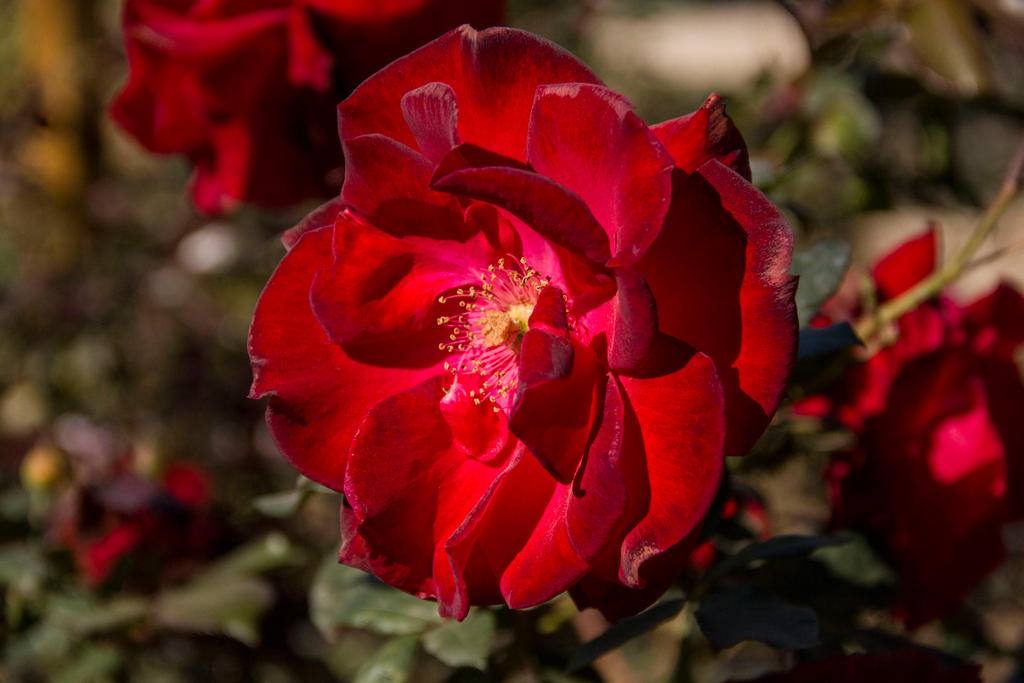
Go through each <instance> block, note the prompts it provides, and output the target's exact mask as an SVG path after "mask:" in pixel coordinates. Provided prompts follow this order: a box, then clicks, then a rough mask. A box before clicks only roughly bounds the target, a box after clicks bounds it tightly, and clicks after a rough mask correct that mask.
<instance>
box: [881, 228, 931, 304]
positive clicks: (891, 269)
mask: <svg viewBox="0 0 1024 683" xmlns="http://www.w3.org/2000/svg"><path fill="white" fill-rule="evenodd" d="M935 243H936V230H935V227H934V226H932V227H930V228H929V229H928V230H927V231H926V232H924V233H922V234H921V235H919V236H917V237H914V238H912V239H909V240H907V241H906V242H904V243H903V244H901V245H900V246H899V247H897V248H896V249H894V250H893V251H892V252H890V253H889V254H888V255H886V256H885V257H884V258H882V259H881V260H880V261H879V262H878V263H877V264H875V267H874V268H873V269H872V271H871V276H872V277H873V278H874V280H875V287H876V288H877V289H878V298H879V300H881V301H885V300H886V299H892V298H893V297H897V296H899V295H900V294H902V293H903V292H905V291H907V290H908V289H910V288H911V287H913V286H914V285H916V284H917V283H918V282H920V281H921V280H923V279H925V278H926V277H928V276H929V275H931V274H932V271H933V270H935V249H936V244H935Z"/></svg>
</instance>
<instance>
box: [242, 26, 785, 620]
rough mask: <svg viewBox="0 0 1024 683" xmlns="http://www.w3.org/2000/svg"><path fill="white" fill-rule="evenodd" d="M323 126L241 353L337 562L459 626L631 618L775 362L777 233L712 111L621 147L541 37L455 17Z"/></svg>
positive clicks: (729, 132)
mask: <svg viewBox="0 0 1024 683" xmlns="http://www.w3.org/2000/svg"><path fill="white" fill-rule="evenodd" d="M339 126H340V132H341V137H342V141H343V147H344V151H345V164H346V178H345V185H344V187H343V189H342V192H341V196H340V197H339V198H338V199H337V200H335V201H333V202H331V203H329V204H327V205H325V206H324V207H322V208H321V209H320V210H318V211H316V212H314V213H313V214H311V215H310V216H309V217H308V218H307V219H306V220H305V221H304V222H303V223H302V224H300V225H299V226H297V227H296V228H295V229H293V230H292V231H290V232H289V233H287V234H286V236H285V240H284V241H285V244H286V246H287V247H288V248H289V252H288V254H287V255H286V256H285V257H284V260H283V261H282V262H281V264H280V265H279V266H278V268H277V271H276V272H275V273H274V275H273V277H272V278H271V280H270V282H269V283H268V285H267V287H266V289H265V290H264V292H263V294H262V296H261V298H260V300H259V303H258V305H257V308H256V312H255V317H254V320H253V325H252V329H251V332H250V338H249V354H250V357H251V359H252V366H253V374H254V382H253V388H252V396H253V397H262V396H269V397H270V402H269V406H268V409H267V421H268V424H269V426H270V430H271V432H272V434H273V436H274V438H275V439H276V441H277V444H278V446H279V448H280V449H281V451H282V452H283V453H284V454H285V455H286V456H287V457H288V458H289V459H290V460H291V462H292V463H293V464H294V465H295V466H296V467H297V468H298V469H299V470H300V471H302V472H303V473H304V474H306V475H307V476H309V477H311V478H312V479H315V480H317V481H319V482H321V483H323V484H325V485H327V486H330V487H332V488H334V489H336V490H338V491H342V492H344V494H345V504H344V506H343V509H342V519H341V526H342V537H343V545H342V548H341V553H340V559H341V561H342V562H345V563H347V564H350V565H353V566H357V567H361V568H364V569H366V570H367V571H371V572H373V573H374V574H376V575H377V576H378V577H380V578H381V579H382V580H384V581H386V582H387V583H390V584H392V585H394V586H397V587H398V588H401V589H403V590H405V591H408V592H410V593H413V594H415V595H418V596H421V597H424V598H434V599H436V600H437V601H438V603H439V610H440V612H441V613H442V614H444V615H450V616H455V617H458V618H461V617H462V616H464V615H465V614H466V611H467V610H468V608H469V606H470V605H471V604H490V603H500V602H505V603H507V604H508V605H510V606H511V607H515V608H521V607H527V606H531V605H536V604H538V603H540V602H543V601H545V600H547V599H549V598H551V597H552V596H554V595H556V594H558V593H560V592H562V591H565V590H566V589H569V590H570V593H571V595H572V597H573V598H574V599H575V601H576V602H577V604H579V605H580V606H588V605H592V606H596V607H598V608H600V609H601V610H602V611H603V612H604V613H605V614H606V615H608V616H609V617H610V618H618V617H621V616H623V615H625V614H629V613H633V612H636V611H638V610H639V609H642V608H643V607H644V606H646V605H648V604H650V603H651V602H652V601H653V600H654V599H656V598H657V597H658V596H659V595H660V594H661V593H662V592H663V591H664V590H665V589H666V588H667V587H668V586H669V585H670V584H671V582H672V581H673V580H674V579H675V577H676V576H677V575H678V573H679V572H680V571H681V569H682V567H683V564H684V562H685V558H686V555H687V553H688V552H689V551H690V549H691V548H692V547H693V545H694V543H695V541H696V538H697V535H698V532H699V529H700V525H701V522H702V519H703V517H704V515H705V513H706V511H707V509H708V507H709V505H710V503H711V501H712V499H713V497H714V495H715V492H716V489H717V488H718V485H719V480H720V477H721V472H722V466H723V455H725V454H734V455H738V454H741V453H743V452H744V451H745V450H746V449H747V448H748V447H749V446H750V445H751V444H752V443H753V442H754V440H756V439H757V437H758V436H759V435H760V434H761V432H762V431H763V430H764V428H765V426H766V425H767V423H768V421H769V419H770V416H771V415H772V413H773V412H774V411H775V408H776V405H777V404H778V401H779V398H780V395H781V392H782V390H783V387H784V385H785V383H786V380H787V377H788V374H789V370H790V366H791V364H792V362H793V356H794V350H795V338H796V322H795V312H794V303H793V290H794V286H795V280H794V278H792V277H791V276H790V275H789V274H788V267H789V261H790V255H791V249H792V236H791V232H790V229H789V227H788V225H787V224H786V223H785V221H784V220H783V218H782V217H781V215H780V214H779V213H778V211H777V210H776V209H775V208H774V207H773V206H772V205H771V204H770V203H769V202H768V201H767V200H766V199H765V197H764V196H763V195H762V194H761V193H760V192H759V191H758V190H756V189H755V188H754V187H753V186H752V185H751V184H750V182H749V175H750V174H749V167H748V162H747V154H746V150H745V147H744V145H743V140H742V138H741V137H740V135H739V133H738V132H737V131H736V130H735V128H734V127H733V126H732V123H731V122H730V121H729V119H728V118H727V117H726V116H725V114H724V112H723V105H722V102H721V101H720V100H719V99H718V98H717V97H715V96H712V97H710V98H708V100H707V102H706V103H705V104H704V106H703V107H701V108H700V109H699V110H698V111H696V112H694V113H692V114H690V115H688V116H684V117H682V118H679V119H674V120H671V121H667V122H665V123H662V124H659V125H657V126H653V127H651V128H648V127H647V126H646V125H644V123H643V122H642V121H641V120H640V119H639V118H638V117H637V116H636V115H635V114H634V113H633V107H632V105H631V104H630V103H629V102H628V101H627V100H626V99H625V98H624V97H622V96H621V95H619V94H617V93H615V92H612V91H611V90H609V89H607V88H605V87H604V86H602V85H601V83H600V82H599V81H598V80H597V78H596V77H595V76H594V74H593V73H591V72H590V71H589V70H588V69H587V68H586V67H585V66H584V65H583V64H581V63H580V62H579V61H577V60H576V59H575V58H574V57H573V56H572V55H570V54H569V53H567V52H565V51H564V50H562V49H560V48H558V47H557V46H555V45H553V44H551V43H549V42H547V41H544V40H542V39H540V38H537V37H536V36H533V35H530V34H528V33H523V32H520V31H515V30H511V29H491V30H487V31H483V32H480V33H478V32H476V31H474V30H473V29H471V28H469V27H462V28H460V29H457V30H455V31H452V32H450V33H448V34H446V35H444V36H442V37H441V38H439V39H437V40H435V41H434V42H432V43H430V44H428V45H426V46H424V47H423V48H421V49H419V50H417V51H416V52H413V53H412V54H410V55H408V56H406V57H404V58H402V59H399V60H397V61H396V62H394V63H393V64H391V65H390V66H388V67H387V68H385V69H383V70H382V71H380V72H378V73H377V74H375V75H374V76H372V77H370V78H369V79H367V80H366V81H365V82H364V83H363V84H362V85H361V86H360V87H359V88H357V89H356V90H355V91H354V92H353V94H352V95H351V96H350V97H349V98H348V99H347V100H345V101H344V102H343V103H342V104H341V105H340V106H339Z"/></svg>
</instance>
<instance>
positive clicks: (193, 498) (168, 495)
mask: <svg viewBox="0 0 1024 683" xmlns="http://www.w3.org/2000/svg"><path fill="white" fill-rule="evenodd" d="M124 460H125V459H122V462H119V463H117V468H116V469H115V470H114V471H112V472H110V473H108V475H107V476H104V477H103V478H102V479H101V480H100V481H95V482H92V483H91V484H90V485H89V486H83V487H80V488H77V487H76V489H75V490H73V491H72V492H71V495H70V496H68V497H67V498H66V500H65V501H64V504H63V505H62V506H60V507H59V509H58V512H57V514H56V515H55V517H54V519H53V522H52V523H53V531H52V533H53V535H54V536H55V538H56V540H57V541H58V542H59V543H60V544H61V545H63V546H65V547H66V548H67V549H68V550H70V551H71V554H72V556H73V557H74V560H75V564H76V565H77V567H78V569H79V571H80V572H81V575H82V576H83V578H84V579H85V580H86V582H88V583H89V584H93V585H99V584H102V583H104V582H105V581H107V579H108V578H109V577H110V574H111V572H112V571H113V569H114V567H116V566H117V563H118V562H119V561H120V560H121V559H122V558H125V557H128V556H131V555H133V554H136V553H138V554H140V555H141V554H142V553H143V552H145V553H146V554H147V555H149V556H152V555H154V554H160V555H163V556H165V557H167V558H173V559H177V560H182V559H188V558H192V559H196V558H201V557H203V556H205V555H208V554H209V551H210V550H211V549H212V547H213V544H214V541H215V540H216V537H217V534H218V525H217V524H216V522H215V521H214V520H213V518H212V516H211V515H210V514H209V507H210V502H211V483H210V479H209V477H208V475H207V474H206V472H204V471H203V470H201V469H199V468H198V467H196V466H194V465H190V464H187V463H174V464H172V465H171V466H170V467H168V468H167V470H166V471H165V472H164V474H163V476H162V477H161V480H160V482H159V485H156V484H154V483H152V482H150V481H149V480H148V479H144V478H143V477H141V476H140V475H138V474H136V473H135V472H134V471H133V470H132V469H131V468H130V467H128V466H127V465H128V463H127V462H126V461H124Z"/></svg>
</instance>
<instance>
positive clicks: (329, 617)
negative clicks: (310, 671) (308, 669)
mask: <svg viewBox="0 0 1024 683" xmlns="http://www.w3.org/2000/svg"><path fill="white" fill-rule="evenodd" d="M309 605H310V619H312V621H313V624H315V625H316V627H317V628H318V629H320V631H321V633H323V634H324V636H325V637H327V638H328V639H331V638H332V637H333V636H334V635H335V634H336V633H337V631H338V629H339V628H343V627H351V628H366V629H369V630H371V631H374V632H376V633H382V634H385V635H408V634H413V633H422V632H423V631H425V630H426V629H427V628H429V627H430V626H432V625H434V624H437V623H439V622H440V621H441V617H440V616H438V614H437V605H436V604H435V603H432V602H427V601H425V600H420V599H419V598H416V597H413V596H411V595H409V594H408V593H403V592H402V591H400V590H398V589H397V588H392V587H390V586H387V585H385V584H383V583H381V582H380V581H377V580H376V579H374V578H373V577H371V576H370V575H369V574H366V573H365V572H363V571H360V570H358V569H354V568H352V567H347V566H345V565H343V564H338V561H337V560H336V559H335V558H334V557H330V558H328V559H327V560H326V561H325V562H324V564H323V565H322V566H321V567H320V570H319V571H318V572H317V574H316V577H315V578H314V579H313V585H312V588H311V589H310V592H309Z"/></svg>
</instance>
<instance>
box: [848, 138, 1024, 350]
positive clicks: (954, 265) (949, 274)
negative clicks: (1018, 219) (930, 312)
mask: <svg viewBox="0 0 1024 683" xmlns="http://www.w3.org/2000/svg"><path fill="white" fill-rule="evenodd" d="M1022 167H1024V139H1022V140H1021V143H1020V145H1019V146H1018V147H1017V152H1016V154H1014V156H1013V160H1012V161H1011V162H1010V167H1009V169H1008V170H1007V173H1006V176H1005V177H1004V178H1003V184H1002V185H1001V186H1000V188H999V192H998V193H997V194H996V196H995V198H994V199H993V200H992V203H991V204H989V206H988V208H987V209H986V210H985V213H984V214H982V216H981V218H980V219H978V222H977V224H976V225H975V226H974V230H973V231H972V232H971V236H970V237H969V238H968V239H967V243H966V244H965V245H964V246H963V249H961V250H960V252H959V253H958V254H957V255H956V256H954V257H953V258H951V259H950V260H948V261H946V262H945V263H944V264H943V265H942V267H941V268H939V269H938V270H936V271H934V272H933V273H932V274H931V275H929V276H928V277H926V278H925V279H924V280H921V282H919V283H917V284H916V285H915V286H913V287H911V288H910V289H908V290H907V291H906V292H904V293H903V294H901V295H899V296H898V297H896V298H895V299H892V300H891V301H887V302H886V303H884V304H882V305H881V306H879V307H878V308H876V309H875V311H874V313H873V314H870V313H869V314H868V315H866V316H865V317H864V318H862V319H861V320H860V321H858V322H857V324H856V325H855V326H854V329H855V331H856V332H857V336H858V337H860V338H861V339H862V340H864V342H865V343H867V342H869V341H870V340H871V339H872V338H873V337H874V336H875V335H876V334H878V333H879V332H880V331H881V330H883V329H885V327H886V326H887V325H889V324H891V323H893V322H895V321H896V320H898V319H899V318H900V316H902V315H904V314H905V313H908V312H910V311H912V310H913V309H915V308H917V307H918V306H920V305H921V304H922V303H924V302H925V301H927V300H928V299H931V298H932V297H934V296H936V295H937V294H938V293H939V292H940V291H941V290H942V288H943V287H945V286H946V285H948V284H949V283H951V282H953V281H954V280H956V279H957V278H958V277H960V275H962V274H963V272H964V270H965V269H966V268H967V266H968V264H969V263H970V260H971V257H973V256H974V254H975V252H977V251H978V248H979V247H980V246H981V244H982V243H983V242H984V241H985V239H986V238H988V236H989V235H990V234H992V231H993V230H995V227H996V225H997V224H998V222H999V219H1000V217H1002V215H1003V213H1005V212H1006V209H1007V207H1009V205H1010V202H1011V201H1012V200H1013V198H1014V197H1015V196H1016V195H1017V192H1018V191H1019V190H1020V175H1021V168H1022Z"/></svg>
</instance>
